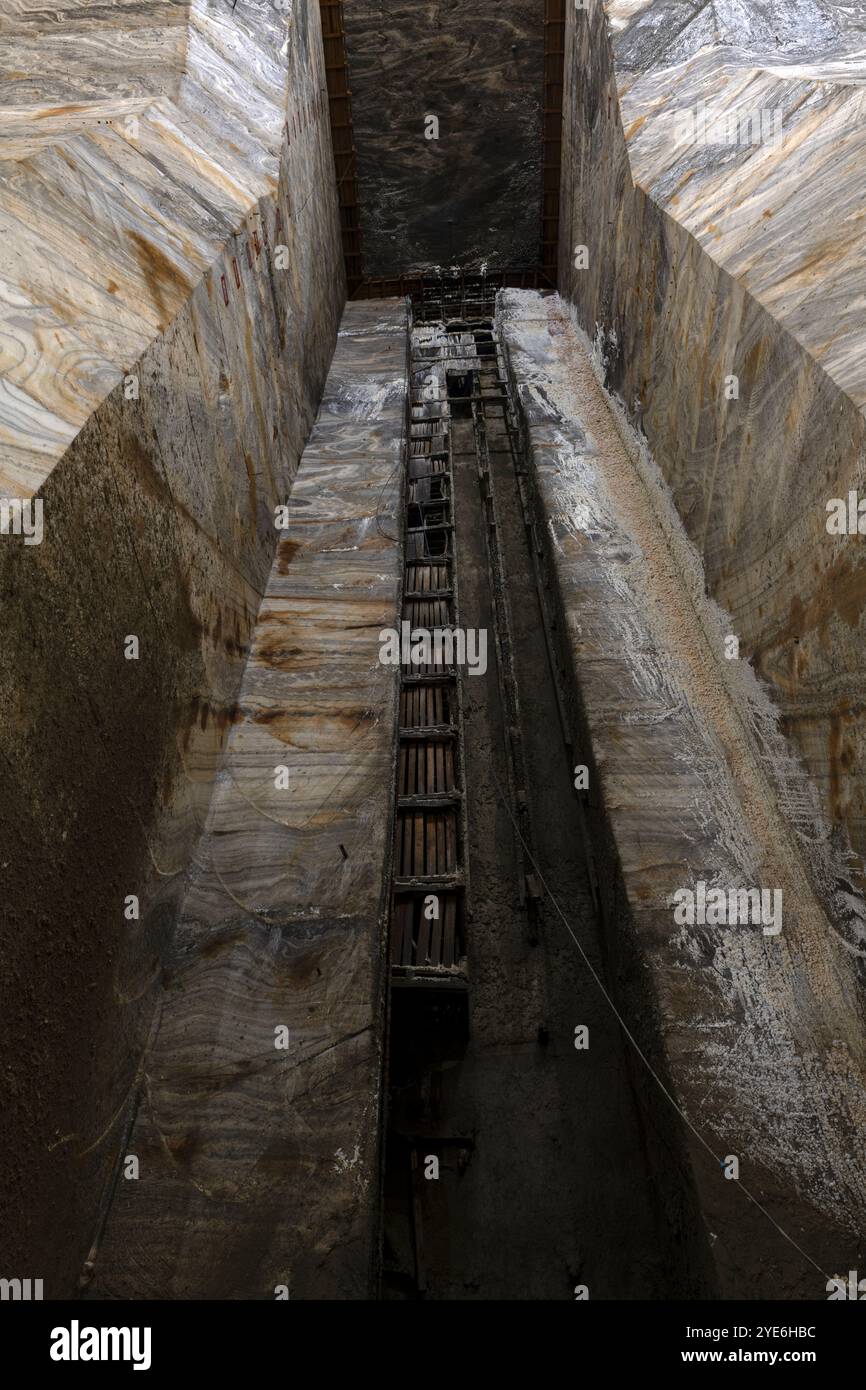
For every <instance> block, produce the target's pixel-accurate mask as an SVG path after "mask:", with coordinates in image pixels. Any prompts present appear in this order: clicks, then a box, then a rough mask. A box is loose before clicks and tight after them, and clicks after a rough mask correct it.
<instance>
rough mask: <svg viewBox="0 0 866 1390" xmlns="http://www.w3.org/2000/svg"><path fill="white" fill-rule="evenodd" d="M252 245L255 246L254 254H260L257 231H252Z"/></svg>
mask: <svg viewBox="0 0 866 1390" xmlns="http://www.w3.org/2000/svg"><path fill="white" fill-rule="evenodd" d="M253 246H254V247H255V248H256V255H257V256H260V255H261V254H262V248H261V247H260V246H259V234H258V232H253Z"/></svg>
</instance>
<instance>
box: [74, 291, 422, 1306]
mask: <svg viewBox="0 0 866 1390" xmlns="http://www.w3.org/2000/svg"><path fill="white" fill-rule="evenodd" d="M407 350H408V310H407V306H406V304H405V303H401V302H395V301H390V300H385V301H377V302H376V303H375V304H373V303H368V302H365V303H359V304H350V305H348V306H347V308H346V312H345V314H344V316H343V320H342V326H341V329H340V336H339V340H338V344H337V350H336V353H335V356H334V361H333V365H332V367H331V370H330V373H329V375H328V381H327V385H326V388H325V395H324V398H323V401H322V407H321V410H320V412H319V416H318V419H317V421H316V425H315V428H314V430H313V433H312V435H311V437H310V440H309V443H308V444H307V447H306V449H305V450H304V454H303V458H302V460H301V466H300V469H299V471H298V476H297V478H296V480H295V484H294V487H293V489H292V498H291V503H290V511H289V525H288V529H287V531H286V533H285V534H284V536H283V537H282V538H281V540H280V543H279V546H278V548H277V554H276V557H275V560H274V564H273V568H272V570H271V574H270V578H269V580H268V584H267V588H266V591H265V596H264V599H263V602H262V606H261V609H260V612H259V616H258V622H257V624H256V628H255V632H254V635H253V641H252V646H251V651H250V659H249V662H248V665H247V669H246V671H245V674H244V679H243V683H242V686H241V690H240V695H239V698H238V710H237V715H236V718H235V722H234V725H233V727H232V731H231V734H230V737H229V742H228V747H227V749H226V754H225V759H224V761H223V763H222V764H221V767H220V774H219V779H218V783H217V786H216V790H215V793H214V797H213V802H212V805H211V809H210V813H209V815H208V820H207V828H206V833H205V835H204V837H203V839H202V840H201V842H200V843H199V845H198V847H197V850H196V854H195V868H194V871H193V874H192V878H191V882H190V886H189V890H188V892H187V894H186V897H185V900H184V904H183V913H182V921H181V925H180V928H179V930H178V932H177V935H176V937H175V941H174V944H173V947H172V949H171V951H170V953H169V955H168V958H167V960H166V963H165V971H164V975H163V988H162V990H161V991H160V996H159V1008H158V1014H157V1025H156V1028H155V1031H154V1036H153V1038H152V1040H151V1043H150V1045H149V1047H148V1049H147V1054H146V1056H145V1058H144V1062H143V1077H142V1084H141V1090H140V1096H139V1106H138V1113H137V1118H136V1122H135V1125H134V1128H133V1130H132V1133H131V1134H130V1137H129V1140H128V1144H127V1150H128V1152H129V1153H131V1154H134V1155H135V1156H136V1157H137V1158H138V1160H139V1162H140V1175H139V1177H138V1179H137V1180H135V1181H127V1180H125V1179H124V1178H121V1179H120V1180H119V1181H118V1185H117V1188H116V1194H115V1199H114V1203H113V1206H112V1209H111V1212H110V1214H109V1218H108V1223H107V1227H106V1230H105V1235H104V1238H103V1240H102V1241H101V1243H100V1247H99V1249H98V1252H97V1256H96V1280H95V1284H94V1287H93V1292H94V1294H95V1295H96V1296H99V1297H115V1298H240V1299H254V1298H271V1299H272V1298H274V1296H275V1290H276V1289H277V1288H278V1287H279V1286H285V1289H287V1290H288V1292H289V1295H290V1296H291V1298H292V1299H297V1298H319V1299H321V1298H325V1299H328V1298H330V1299H333V1298H365V1297H370V1296H371V1294H372V1291H373V1288H374V1268H373V1260H374V1255H375V1253H376V1231H377V1226H378V1205H379V1173H378V1143H379V1126H380V1117H379V1106H380V1089H381V1075H380V1073H381V1050H382V1045H383V1029H384V1021H385V997H384V996H385V990H386V989H387V972H386V966H385V961H384V955H383V953H384V949H385V938H386V933H385V928H384V918H385V914H386V912H387V896H388V885H389V862H390V854H391V843H390V827H391V802H392V797H393V787H394V746H395V739H396V729H397V706H396V701H397V695H398V672H397V669H396V668H395V667H389V666H383V665H381V664H380V662H379V659H378V658H379V642H378V633H379V631H380V629H381V628H382V627H391V626H394V625H396V624H397V622H398V618H399V612H398V610H399V596H400V583H401V558H402V554H401V552H402V540H401V539H400V525H399V517H400V514H401V513H400V493H401V488H402V478H403V470H402V467H401V464H402V451H403V449H404V447H405V430H406V415H407V380H408V378H407ZM277 768H285V769H286V770H287V773H288V785H277V779H276V778H275V770H276V769H277ZM280 1029H284V1030H288V1033H287V1034H286V1035H285V1037H284V1039H283V1041H284V1042H285V1046H281V1045H279V1041H280V1040H279V1037H278V1035H279V1030H280Z"/></svg>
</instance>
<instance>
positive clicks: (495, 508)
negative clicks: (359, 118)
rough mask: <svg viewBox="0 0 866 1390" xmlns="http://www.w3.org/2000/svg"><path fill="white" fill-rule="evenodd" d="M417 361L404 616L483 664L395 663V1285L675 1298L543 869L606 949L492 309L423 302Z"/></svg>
mask: <svg viewBox="0 0 866 1390" xmlns="http://www.w3.org/2000/svg"><path fill="white" fill-rule="evenodd" d="M463 290H464V293H466V291H467V287H466V286H464V287H463ZM468 290H469V292H470V293H471V290H472V287H471V286H470V287H468ZM478 293H479V291H478V290H477V289H476V294H478ZM471 302H472V301H471V299H470V303H471ZM451 307H452V309H458V310H459V309H463V308H464V307H465V299H464V300H463V302H461V303H458V304H457V305H452V306H451ZM428 312H435V307H434V309H433V310H430V311H428ZM410 373H411V375H410V386H411V398H410V399H411V422H410V428H409V454H408V458H407V465H408V474H407V485H408V492H407V509H406V512H407V514H406V556H407V563H406V571H405V581H404V583H405V588H404V606H403V620H404V622H408V623H410V624H411V625H412V629H413V630H415V629H416V628H421V627H423V628H436V627H451V626H452V625H453V626H462V628H463V629H464V630H466V631H468V630H470V629H474V630H475V631H477V632H481V633H484V634H486V635H487V636H488V639H489V642H488V655H489V664H488V663H484V665H480V664H478V663H476V665H475V666H474V667H473V666H472V665H471V664H469V663H464V664H462V665H461V666H455V665H451V666H450V667H449V666H447V665H446V664H445V662H443V663H441V664H439V665H436V664H433V665H424V666H422V667H421V669H420V670H419V667H418V665H417V664H411V663H408V664H407V665H406V666H404V668H403V671H402V673H401V692H400V708H401V721H400V723H401V727H400V759H399V767H398V786H397V802H396V807H397V810H396V831H395V848H394V863H395V870H394V880H393V888H394V896H393V901H392V909H391V934H390V942H391V1026H390V1038H389V1049H388V1055H389V1078H388V1079H389V1107H388V1129H387V1143H386V1152H385V1176H384V1193H385V1213H384V1254H383V1267H382V1280H383V1288H382V1292H383V1296H384V1297H386V1298H421V1297H424V1298H434V1299H436V1298H439V1299H442V1298H444V1299H466V1298H476V1299H479V1298H480V1299H519V1298H523V1297H529V1298H536V1299H560V1298H574V1296H575V1286H577V1285H580V1284H581V1283H586V1282H589V1283H591V1285H592V1287H593V1289H594V1290H596V1291H597V1293H598V1296H599V1297H612V1296H614V1294H615V1293H618V1295H619V1296H621V1297H628V1298H641V1297H646V1296H653V1297H665V1296H672V1291H673V1290H674V1289H675V1288H676V1285H677V1275H676V1272H675V1270H674V1267H673V1264H672V1262H671V1260H670V1258H669V1251H668V1250H667V1249H666V1246H667V1244H668V1238H667V1235H666V1233H665V1231H664V1227H663V1223H662V1221H661V1220H660V1211H659V1204H658V1202H657V1200H656V1198H655V1195H654V1193H653V1189H652V1185H651V1183H650V1180H649V1175H648V1172H647V1168H646V1164H645V1161H644V1155H643V1152H642V1142H641V1134H640V1122H639V1118H638V1115H637V1110H636V1106H635V1103H634V1099H633V1096H632V1094H631V1090H630V1084H629V1080H628V1076H627V1074H626V1070H625V1066H624V1059H623V1055H622V1046H621V1040H620V1038H619V1036H618V1028H617V1024H616V1020H615V1018H613V1016H612V1015H611V1014H610V1013H609V1011H608V1010H607V1009H606V1007H605V1002H604V1000H603V999H601V998H600V997H598V995H597V994H596V993H595V992H594V989H593V984H592V981H591V979H590V978H589V977H588V975H587V974H586V973H585V972H584V971H582V969H581V963H580V958H579V956H578V952H577V950H576V949H575V947H574V945H573V943H572V941H571V940H570V939H569V937H568V934H567V932H566V931H565V930H564V929H563V927H562V924H561V922H560V921H559V920H558V919H557V918H556V917H555V916H554V915H552V914H551V912H550V910H549V909H548V908H546V907H545V905H544V900H543V894H542V891H541V886H540V883H539V881H538V877H537V871H538V870H539V869H540V871H541V872H542V873H543V875H544V880H545V883H546V884H547V887H548V890H549V892H550V893H551V894H553V895H554V896H555V897H556V900H557V901H558V903H559V905H560V907H561V908H562V909H563V911H564V912H565V913H566V914H567V916H568V919H569V921H570V922H571V923H573V924H574V926H575V929H576V931H577V933H578V935H579V938H580V942H581V945H582V947H583V949H584V951H585V952H586V953H587V954H588V955H589V957H590V959H592V960H593V963H594V965H595V966H596V969H598V970H602V971H603V964H602V959H601V939H600V930H599V920H598V913H597V909H596V907H595V905H594V903H593V897H592V892H591V889H590V885H589V881H588V875H587V860H586V851H587V847H586V845H585V843H584V836H583V831H582V824H581V819H582V817H581V808H580V806H579V803H578V801H577V794H576V793H575V791H574V788H573V785H572V781H571V777H570V775H569V771H570V765H569V762H568V757H569V749H568V747H567V746H566V743H565V741H564V733H565V731H564V729H563V726H562V723H561V720H560V709H559V703H558V697H557V692H556V689H555V685H554V677H553V672H552V670H551V666H550V663H549V660H548V653H547V647H546V642H545V630H544V625H545V614H544V612H543V611H542V608H541V602H540V598H539V592H538V588H537V577H536V571H535V567H534V560H535V557H534V555H533V553H532V545H531V538H530V535H529V532H528V528H527V525H526V523H525V521H524V514H523V510H522V507H521V499H520V491H519V484H518V479H519V476H520V475H521V473H522V472H523V469H524V466H525V464H524V460H523V459H522V458H521V456H520V453H519V449H518V441H517V434H516V429H515V422H514V407H513V402H512V401H511V399H510V396H509V389H508V381H507V376H506V374H505V369H504V364H503V362H502V357H501V348H500V344H499V342H498V340H497V337H496V334H495V331H494V323H493V321H492V319H491V318H490V317H486V318H473V317H472V316H471V315H470V316H466V317H465V318H464V317H463V315H460V316H459V317H456V318H455V319H452V320H449V321H448V322H443V321H442V320H436V319H428V320H426V321H421V322H416V325H415V327H414V329H413V331H412V350H411V367H410ZM458 595H459V602H458ZM430 711H433V712H434V713H435V715H436V716H437V717H435V718H433V717H431V715H430ZM424 725H426V726H427V727H426V728H425V727H424ZM431 726H434V727H431ZM422 733H423V737H422V736H421V735H422ZM449 801H450V804H446V803H448V802H449ZM442 819H444V820H445V826H444V827H443V826H442V825H441V820H442ZM536 845H541V846H543V849H542V850H541V851H540V852H539V851H537V850H536V848H535V846H536ZM425 904H427V905H428V907H427V911H426V912H425ZM431 913H432V914H434V915H433V916H432V919H431V920H428V917H429V916H430V914H431ZM584 1029H585V1030H586V1034H585V1035H584V1036H585V1037H587V1038H588V1040H589V1042H588V1047H591V1048H592V1049H597V1051H598V1054H599V1057H600V1058H601V1059H603V1060H602V1062H601V1064H600V1065H598V1064H595V1065H591V1066H581V1061H582V1060H583V1061H585V1060H586V1053H585V1052H584V1053H583V1054H582V1053H581V1052H579V1051H577V1050H576V1047H577V1044H576V1035H577V1034H578V1033H579V1032H580V1031H581V1030H584ZM431 1172H432V1173H435V1174H436V1178H435V1180H432V1181H431V1180H429V1177H430V1174H431ZM611 1174H612V1175H613V1180H611ZM624 1270H627V1271H628V1272H627V1274H625V1275H624Z"/></svg>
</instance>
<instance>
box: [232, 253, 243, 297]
mask: <svg viewBox="0 0 866 1390" xmlns="http://www.w3.org/2000/svg"><path fill="white" fill-rule="evenodd" d="M232 270H233V271H234V273H235V284H236V285H237V287H238V289H240V287H241V273H240V271H239V270H238V263H237V261H236V259H235V257H234V256H232Z"/></svg>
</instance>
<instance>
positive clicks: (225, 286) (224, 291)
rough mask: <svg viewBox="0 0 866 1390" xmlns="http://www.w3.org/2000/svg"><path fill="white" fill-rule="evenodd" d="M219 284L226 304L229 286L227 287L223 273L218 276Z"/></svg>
mask: <svg viewBox="0 0 866 1390" xmlns="http://www.w3.org/2000/svg"><path fill="white" fill-rule="evenodd" d="M220 284H221V285H222V287H223V299H224V300H225V302H226V304H228V302H229V287H228V282H227V281H226V277H225V276H224V275H221V276H220Z"/></svg>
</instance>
